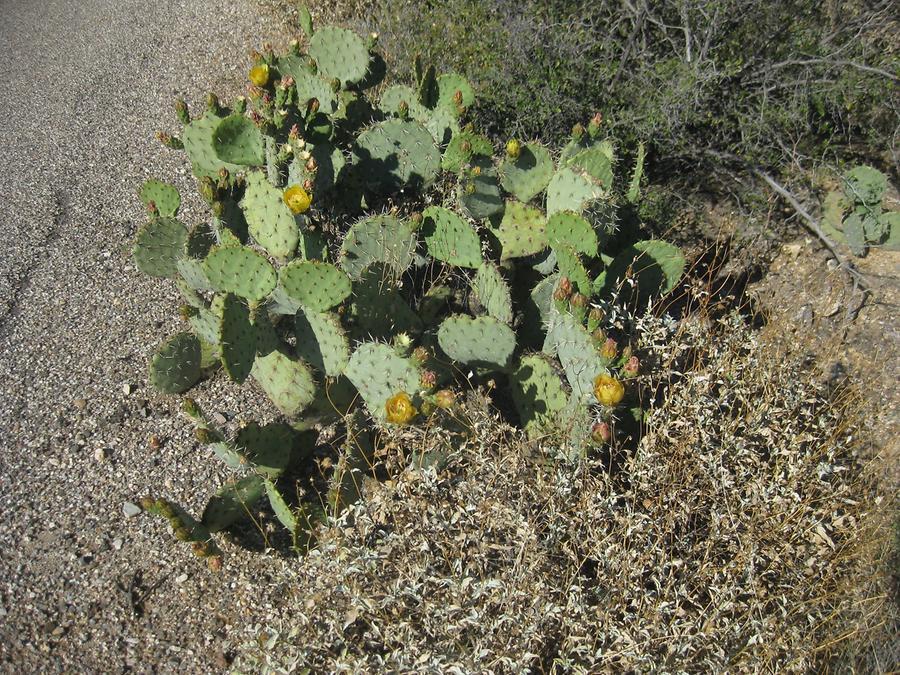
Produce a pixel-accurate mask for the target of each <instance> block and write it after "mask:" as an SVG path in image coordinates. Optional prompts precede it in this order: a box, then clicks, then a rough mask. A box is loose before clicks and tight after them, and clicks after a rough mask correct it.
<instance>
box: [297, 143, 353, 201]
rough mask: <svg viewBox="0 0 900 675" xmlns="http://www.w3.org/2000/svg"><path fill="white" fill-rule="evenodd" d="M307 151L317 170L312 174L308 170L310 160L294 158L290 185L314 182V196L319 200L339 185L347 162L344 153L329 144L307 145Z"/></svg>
mask: <svg viewBox="0 0 900 675" xmlns="http://www.w3.org/2000/svg"><path fill="white" fill-rule="evenodd" d="M306 150H307V151H308V152H309V154H310V156H311V158H312V159H313V160H315V162H316V170H315V171H314V172H311V171H309V170H308V169H307V168H306V163H307V162H308V161H309V160H304V159H302V158H301V157H299V156H297V157H294V159H293V161H291V163H290V165H289V166H288V184H289V185H303V183H304V182H305V181H307V180H312V181H313V187H312V194H313V195H314V196H316V197H317V198H319V197H321V196H322V195H323V194H324V193H325V192H327V191H328V190H330V189H331V188H333V187H334V185H335V183H337V180H338V176H339V175H340V173H341V170H342V169H343V168H344V165H345V164H346V160H345V159H344V153H342V152H341V151H340V150H339V149H338V148H336V147H334V146H333V145H332V144H331V143H328V142H324V141H323V142H321V143H316V144H315V145H312V144H307V146H306Z"/></svg>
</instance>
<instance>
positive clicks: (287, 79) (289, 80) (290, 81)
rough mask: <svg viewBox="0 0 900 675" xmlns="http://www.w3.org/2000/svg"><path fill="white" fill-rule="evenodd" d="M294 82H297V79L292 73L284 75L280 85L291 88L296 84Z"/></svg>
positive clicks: (283, 87)
mask: <svg viewBox="0 0 900 675" xmlns="http://www.w3.org/2000/svg"><path fill="white" fill-rule="evenodd" d="M294 82H295V80H294V78H293V77H291V76H290V75H285V76H284V77H282V78H281V83H280V84H279V86H280V87H281V88H282V89H290V88H291V87H293V86H294Z"/></svg>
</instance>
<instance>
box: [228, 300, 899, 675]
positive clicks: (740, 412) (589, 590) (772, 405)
mask: <svg viewBox="0 0 900 675" xmlns="http://www.w3.org/2000/svg"><path fill="white" fill-rule="evenodd" d="M640 326H641V329H642V330H641V334H642V336H643V338H642V343H641V347H642V348H643V349H645V350H646V351H647V353H648V355H652V356H648V358H653V359H654V360H655V361H656V362H657V363H658V364H660V366H661V368H660V369H659V370H658V371H657V375H656V376H655V379H656V380H657V382H659V383H671V384H673V385H675V386H670V387H668V388H667V389H666V392H667V393H666V395H665V396H664V397H663V399H661V400H660V402H659V403H658V404H657V405H654V406H653V407H652V408H651V410H650V414H649V416H648V418H647V420H646V433H645V435H644V436H643V438H642V440H641V442H640V444H639V446H638V447H637V448H636V449H635V450H634V451H633V452H630V453H628V454H627V456H625V457H622V458H621V462H620V468H619V470H618V471H614V472H611V471H609V468H608V465H606V464H605V463H603V462H600V461H595V462H594V463H591V462H582V463H580V464H578V465H575V466H573V465H571V464H568V463H558V462H553V461H548V458H547V454H546V453H543V452H535V446H533V445H531V444H530V443H529V442H528V440H527V439H526V438H525V437H524V435H523V434H521V432H518V431H516V430H514V429H512V428H510V427H509V426H507V425H504V424H503V423H502V422H501V421H500V420H499V419H498V418H497V417H496V416H495V415H494V414H493V413H490V412H487V411H486V410H485V409H484V408H483V407H479V406H477V405H470V406H469V407H468V408H467V410H468V411H469V412H468V414H470V415H471V418H472V419H473V420H475V422H474V425H473V426H474V427H475V428H477V429H478V430H479V431H478V433H477V434H476V435H475V436H474V437H472V438H470V439H469V440H468V441H467V442H466V443H465V444H464V445H463V446H458V447H445V448H444V452H446V453H447V465H446V469H445V470H443V471H440V472H438V471H435V470H434V469H433V468H426V469H421V468H419V467H406V468H405V470H403V471H401V472H400V473H399V474H398V475H397V477H396V479H395V480H394V481H392V482H391V483H390V484H372V485H371V489H367V490H366V494H365V497H364V498H363V500H362V501H360V502H359V503H358V504H357V505H356V506H354V507H353V508H352V509H351V510H350V511H348V512H347V514H346V520H342V521H341V523H339V524H337V525H335V526H332V527H330V528H329V529H328V531H327V532H324V533H323V534H322V538H321V542H320V548H319V550H318V551H317V552H314V553H312V554H310V556H308V557H307V558H306V559H305V561H304V564H303V565H302V566H296V567H294V568H292V569H291V570H289V571H287V572H286V573H285V576H284V580H285V581H286V582H287V583H288V584H289V585H290V586H291V587H292V588H293V592H294V594H295V596H294V597H295V598H296V603H297V605H303V611H302V612H300V611H296V612H295V611H293V608H294V602H293V601H292V602H289V603H288V605H289V607H288V609H287V610H285V613H284V615H283V621H282V623H281V624H280V625H279V624H278V623H277V622H273V624H271V625H268V626H265V627H260V626H256V627H253V628H252V629H250V630H249V632H248V636H247V638H248V639H247V642H246V644H244V645H243V646H242V647H241V649H240V651H239V653H240V658H239V660H238V662H237V670H238V671H239V672H259V671H263V672H281V670H280V669H281V668H286V665H287V664H293V667H295V668H304V667H306V668H310V669H311V670H312V671H314V672H315V671H328V672H381V671H384V670H389V671H395V670H397V671H408V670H415V671H419V672H422V671H432V670H434V671H442V672H476V671H478V672H480V671H484V670H493V671H495V672H522V671H525V670H527V671H533V672H551V671H554V672H629V671H636V672H656V671H660V670H666V671H673V672H682V671H687V672H724V671H728V672H759V671H763V672H797V673H800V672H817V671H821V670H822V669H825V668H826V666H828V665H833V663H834V662H833V661H832V659H833V657H834V656H835V653H836V652H841V653H842V658H844V659H850V660H851V661H855V663H856V664H857V666H858V667H864V669H868V668H873V667H876V664H877V662H875V661H872V662H870V663H869V665H868V666H865V665H863V664H865V663H866V661H865V659H866V658H867V655H868V656H872V655H873V654H875V653H876V652H873V651H872V650H871V649H869V646H871V644H876V645H877V644H878V642H879V641H880V640H883V639H884V638H886V637H888V636H889V635H890V632H891V631H892V630H893V627H895V626H896V623H891V621H896V617H893V618H892V619H891V618H889V620H888V622H887V624H885V625H883V626H882V627H881V629H880V630H881V632H879V627H878V624H879V622H881V621H883V620H884V617H885V616H888V617H890V614H889V613H888V614H885V613H884V611H883V606H884V601H885V598H884V596H883V591H884V575H883V568H882V569H879V566H880V565H883V564H884V561H883V560H882V559H881V557H880V556H882V555H883V553H884V551H883V550H875V551H873V550H871V549H870V543H871V542H884V541H885V540H886V537H888V538H889V536H890V533H889V529H890V528H889V527H887V528H885V527H884V522H885V521H884V520H883V519H882V517H881V516H882V513H881V512H882V511H884V512H890V508H888V509H884V507H885V506H889V505H888V504H882V507H878V506H876V504H878V501H879V500H878V499H876V498H875V492H874V490H873V487H872V486H873V481H872V476H871V475H869V474H867V472H866V470H865V468H864V467H865V461H864V459H863V455H862V454H861V446H860V444H859V441H858V438H859V436H858V435H857V432H858V428H857V425H858V423H859V417H858V415H857V408H856V404H855V403H854V400H855V398H854V395H853V394H852V392H849V391H846V390H844V391H834V390H831V391H830V390H829V389H828V388H827V387H826V386H825V385H824V384H822V382H821V380H820V379H818V378H817V376H816V374H815V373H814V372H812V371H810V370H809V368H808V367H807V366H806V365H804V364H803V363H802V362H801V361H799V360H797V359H793V358H785V355H783V354H779V353H775V352H774V351H773V350H772V348H771V347H769V346H767V345H765V344H761V343H760V342H759V341H758V338H757V337H756V335H755V334H754V333H752V332H751V331H750V330H749V329H748V328H747V327H746V326H745V324H744V322H743V321H742V319H741V318H740V317H737V316H728V317H725V318H724V319H723V320H722V321H721V322H719V323H717V324H715V325H712V326H708V325H707V324H705V323H703V322H700V321H688V322H681V323H679V322H674V321H671V320H668V319H657V318H653V317H652V316H647V317H644V318H643V319H641V320H640ZM786 383H789V384H786ZM397 440H398V444H399V445H401V446H403V445H408V446H412V447H418V448H427V447H430V446H434V445H438V446H441V445H442V444H443V443H445V441H443V440H442V439H441V437H440V436H439V435H434V434H432V435H430V436H428V435H427V434H425V433H424V432H423V431H422V430H412V429H410V430H406V431H405V432H404V434H403V435H401V436H400V437H398V439H397ZM550 442H552V441H550V440H549V439H545V441H544V443H545V444H547V443H550ZM387 452H388V453H393V456H394V457H397V449H396V448H394V449H393V450H390V451H387ZM404 466H405V463H404ZM886 529H887V530H888V531H886ZM850 647H852V648H850ZM895 648H896V645H893V646H891V645H890V643H885V642H882V644H881V646H880V649H881V654H880V658H882V659H884V660H883V661H882V664H884V663H889V662H890V659H891V658H892V656H891V652H890V650H891V649H895ZM895 655H896V654H894V656H895ZM847 665H848V664H847V662H846V661H845V662H844V663H843V665H842V667H847ZM266 668H272V669H273V670H272V671H266Z"/></svg>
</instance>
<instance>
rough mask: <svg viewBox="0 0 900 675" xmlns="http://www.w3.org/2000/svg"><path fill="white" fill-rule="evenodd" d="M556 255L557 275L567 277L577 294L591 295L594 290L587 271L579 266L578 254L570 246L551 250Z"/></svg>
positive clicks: (582, 266)
mask: <svg viewBox="0 0 900 675" xmlns="http://www.w3.org/2000/svg"><path fill="white" fill-rule="evenodd" d="M553 252H554V253H555V254H556V262H557V264H558V265H559V273H560V274H561V275H562V276H564V277H568V278H569V280H570V281H571V282H572V284H573V285H574V286H575V287H576V288H577V290H578V292H579V293H582V294H584V295H586V296H588V297H590V296H591V295H593V292H594V289H593V284H592V283H591V278H590V277H589V276H588V273H587V270H585V269H584V265H582V264H581V259H580V258H579V257H578V253H576V252H575V250H574V249H573V248H572V247H571V246H558V247H557V248H555V249H553Z"/></svg>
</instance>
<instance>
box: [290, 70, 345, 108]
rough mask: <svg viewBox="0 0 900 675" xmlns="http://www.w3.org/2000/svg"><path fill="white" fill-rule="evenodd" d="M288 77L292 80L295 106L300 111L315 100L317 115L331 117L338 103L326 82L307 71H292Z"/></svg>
mask: <svg viewBox="0 0 900 675" xmlns="http://www.w3.org/2000/svg"><path fill="white" fill-rule="evenodd" d="M290 75H291V76H292V77H293V78H294V89H295V90H296V91H297V106H298V107H299V108H300V110H301V111H304V112H305V111H306V108H307V106H308V104H309V102H310V101H311V100H313V99H316V100H317V101H318V102H319V113H321V114H323V115H333V114H334V113H336V112H337V109H338V106H339V104H340V101H339V100H338V97H337V94H336V93H335V91H334V90H333V89H332V88H331V84H330V83H329V82H328V80H326V79H324V78H321V77H319V76H318V75H316V74H315V73H311V72H309V71H308V70H300V71H294V72H291V73H290Z"/></svg>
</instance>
